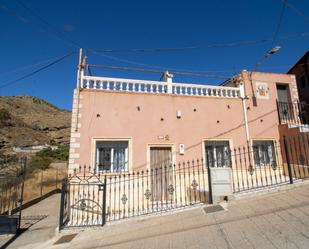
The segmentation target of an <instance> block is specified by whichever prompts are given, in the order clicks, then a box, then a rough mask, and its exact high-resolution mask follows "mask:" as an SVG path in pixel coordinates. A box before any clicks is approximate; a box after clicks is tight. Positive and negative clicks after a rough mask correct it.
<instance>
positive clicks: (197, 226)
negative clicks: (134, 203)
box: [33, 184, 309, 249]
mask: <svg viewBox="0 0 309 249" xmlns="http://www.w3.org/2000/svg"><path fill="white" fill-rule="evenodd" d="M69 234H77V235H76V236H75V237H74V238H73V239H72V240H71V241H70V242H66V243H62V244H57V245H54V243H55V242H56V241H57V240H59V239H60V238H61V237H63V236H65V235H69ZM33 248H55V249H58V248H74V249H78V248H83V249H84V248H117V249H120V248H134V249H138V248H145V249H151V248H154V249H155V248H160V249H162V248H163V249H164V248H186V249H189V248H190V249H193V248H194V249H197V248H207V249H208V248H217V249H224V248H227V249H242V248H244V249H248V248H255V249H259V248H261V249H268V248H269V249H273V248H280V249H284V248H292V249H294V248H295V249H298V248H304V249H308V248H309V185H308V184H300V185H298V186H296V185H294V186H293V188H284V187H283V188H282V189H281V190H280V191H278V192H276V193H268V194H263V195H251V196H249V197H246V196H242V198H241V199H238V200H234V201H231V202H229V205H228V207H227V211H219V212H215V213H208V214H205V212H204V210H203V208H202V207H196V208H194V209H190V210H184V211H181V212H175V213H171V214H169V215H156V216H152V217H149V216H148V217H139V218H135V219H132V220H126V221H122V222H114V223H111V224H109V225H106V226H104V227H102V228H95V229H94V228H84V229H79V230H73V229H68V230H65V231H63V232H61V233H59V234H58V235H57V236H56V237H55V238H52V239H51V240H49V241H46V243H43V244H40V246H38V247H33Z"/></svg>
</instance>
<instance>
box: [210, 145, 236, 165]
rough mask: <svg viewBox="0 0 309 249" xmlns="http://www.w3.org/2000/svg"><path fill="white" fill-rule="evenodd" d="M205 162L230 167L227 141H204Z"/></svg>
mask: <svg viewBox="0 0 309 249" xmlns="http://www.w3.org/2000/svg"><path fill="white" fill-rule="evenodd" d="M205 152H206V164H208V165H209V166H210V167H230V166H231V158H230V143H229V141H220V140H218V141H205Z"/></svg>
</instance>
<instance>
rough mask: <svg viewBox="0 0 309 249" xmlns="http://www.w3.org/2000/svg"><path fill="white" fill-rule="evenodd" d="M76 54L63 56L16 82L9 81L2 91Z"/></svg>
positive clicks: (2, 86)
mask: <svg viewBox="0 0 309 249" xmlns="http://www.w3.org/2000/svg"><path fill="white" fill-rule="evenodd" d="M74 53H76V52H71V53H68V54H66V55H64V56H62V57H60V58H58V59H56V60H54V61H52V62H51V63H49V64H47V65H46V66H43V67H41V68H39V69H36V70H34V71H33V72H31V73H28V74H26V75H24V76H22V77H20V78H17V79H15V80H12V81H9V82H7V83H5V84H3V85H0V89H1V88H4V87H7V86H10V85H13V84H15V83H17V82H18V81H21V80H23V79H26V78H28V77H30V76H32V75H34V74H37V73H38V72H41V71H43V70H44V69H47V68H49V67H51V66H53V65H55V64H57V63H59V62H60V61H62V60H64V59H66V58H67V57H69V56H71V55H72V54H74Z"/></svg>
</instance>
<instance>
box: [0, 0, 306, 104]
mask: <svg viewBox="0 0 309 249" xmlns="http://www.w3.org/2000/svg"><path fill="white" fill-rule="evenodd" d="M21 3H22V4H24V5H26V7H28V8H29V9H30V10H32V12H29V10H27V9H25V8H24V7H23V6H22V4H21ZM282 3H283V2H282V0H260V1H245V0H235V1H230V0H222V1H219V0H212V1H205V0H204V1H193V0H192V1H167V0H166V1H160V0H157V1H133V0H132V1H116V0H114V1H91V0H89V1H77V0H75V1H68V0H67V1H61V0H54V1H52V0H45V1H39V0H28V1H26V0H18V1H16V0H0V28H1V40H0V44H1V46H0V53H1V60H0V65H1V67H0V95H34V96H38V97H41V98H43V99H46V100H47V101H50V102H51V103H53V104H55V105H57V106H59V107H61V108H66V109H71V102H72V90H73V88H74V86H75V85H76V65H77V62H78V55H77V53H76V54H74V55H72V56H71V57H69V58H67V59H65V60H63V61H62V62H60V63H58V64H56V65H54V66H52V67H50V68H48V69H47V70H45V71H42V72H40V73H38V74H35V75H33V76H32V77H29V78H27V79H25V80H22V81H20V82H18V83H16V84H12V85H10V86H8V87H3V88H1V85H3V84H6V83H7V82H10V81H11V80H14V79H16V78H18V77H21V76H23V75H25V74H27V73H29V72H31V71H33V70H35V69H37V68H40V67H41V66H44V65H46V64H47V63H48V62H49V61H50V60H52V59H54V58H57V57H61V56H63V55H64V54H66V53H68V52H71V51H77V48H76V47H75V46H73V45H72V44H70V43H68V42H66V40H71V41H74V42H75V43H77V44H79V45H81V46H82V47H83V48H89V49H94V48H96V49H109V48H115V49H116V48H153V47H185V46H194V45H204V44H217V43H229V42H238V41H246V40H260V39H264V38H272V37H273V36H274V33H275V30H276V28H277V25H278V20H279V16H280V11H281V8H282ZM288 4H291V5H289V7H288V6H287V7H286V9H285V12H284V16H283V19H282V23H281V26H280V30H279V33H278V36H279V37H282V36H286V35H293V34H298V33H305V32H309V1H306V0H289V1H288ZM291 6H292V7H291ZM40 17H41V18H43V19H44V20H42V19H40ZM44 21H47V22H48V24H47V23H46V22H44ZM59 33H61V35H60V36H61V38H59V37H58V36H59V35H58V34H59ZM63 36H65V37H66V40H65V39H64V38H63ZM308 44H309V36H306V37H302V38H297V39H290V40H279V41H276V42H275V45H280V46H281V47H282V48H281V50H280V51H279V52H278V53H277V54H275V55H273V56H272V57H270V58H269V59H268V60H267V61H266V62H265V63H264V64H263V65H262V66H261V67H260V68H259V71H269V72H281V73H284V72H286V71H287V70H288V69H289V68H290V67H291V66H292V65H293V64H294V63H295V62H296V60H297V59H298V58H299V57H300V56H301V55H302V54H304V53H305V51H306V50H308V48H309V46H308ZM270 46H271V41H269V42H265V43H260V44H254V45H245V46H238V47H220V48H215V47H212V48H206V49H197V50H189V51H177V52H176V51H174V52H144V53H124V52H115V53H105V55H108V56H112V57H114V58H118V59H120V60H117V59H111V58H107V57H104V56H100V55H98V54H94V53H89V54H88V62H89V63H92V64H94V63H95V64H103V65H114V66H116V65H117V66H131V67H140V66H138V63H140V64H144V65H147V66H148V67H147V68H151V66H153V67H163V68H176V69H179V70H191V71H195V70H199V71H214V72H209V73H210V74H215V75H222V76H226V77H229V76H231V75H233V74H236V73H238V72H239V71H240V70H242V69H248V70H250V69H252V68H253V67H254V65H255V64H256V63H257V62H258V61H259V60H260V59H261V58H262V57H263V55H264V54H265V53H266V52H267V51H268V50H269V49H270ZM123 60H127V61H130V62H133V63H127V62H124V61H123ZM134 63H137V64H134ZM144 67H145V68H146V66H144ZM93 73H95V74H98V75H102V76H103V75H104V76H111V77H125V78H141V79H151V80H158V79H159V78H160V74H159V73H142V72H128V71H115V70H93ZM174 81H175V82H192V83H201V84H219V83H221V82H222V80H221V79H214V78H206V77H193V76H180V75H176V76H175V78H174Z"/></svg>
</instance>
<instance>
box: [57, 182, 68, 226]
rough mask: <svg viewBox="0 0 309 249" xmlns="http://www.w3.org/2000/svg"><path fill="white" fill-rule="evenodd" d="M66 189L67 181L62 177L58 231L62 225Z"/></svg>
mask: <svg viewBox="0 0 309 249" xmlns="http://www.w3.org/2000/svg"><path fill="white" fill-rule="evenodd" d="M66 190H67V182H66V179H63V181H62V186H61V200H60V215H59V231H60V230H61V229H62V227H63V225H64V224H63V223H64V222H63V216H64V208H65V207H64V199H65V192H66Z"/></svg>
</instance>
